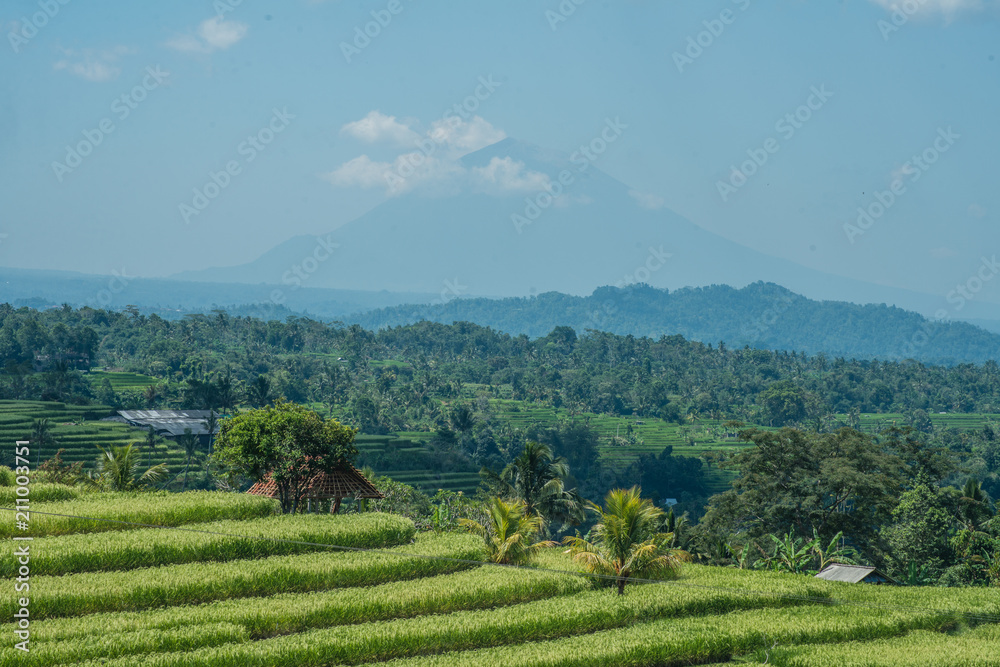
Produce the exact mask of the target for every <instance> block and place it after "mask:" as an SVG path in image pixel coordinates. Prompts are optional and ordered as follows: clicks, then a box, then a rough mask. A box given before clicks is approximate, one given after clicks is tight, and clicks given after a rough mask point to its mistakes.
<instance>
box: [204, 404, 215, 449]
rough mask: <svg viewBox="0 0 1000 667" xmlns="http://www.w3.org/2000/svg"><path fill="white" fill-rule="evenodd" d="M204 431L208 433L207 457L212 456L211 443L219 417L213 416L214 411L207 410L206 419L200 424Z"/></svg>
mask: <svg viewBox="0 0 1000 667" xmlns="http://www.w3.org/2000/svg"><path fill="white" fill-rule="evenodd" d="M202 425H203V426H204V427H205V430H207V431H208V455H209V456H211V455H212V442H213V441H214V440H215V432H216V431H217V430H218V428H219V416H218V415H216V414H215V410H209V412H208V419H206V420H205V421H203V422H202Z"/></svg>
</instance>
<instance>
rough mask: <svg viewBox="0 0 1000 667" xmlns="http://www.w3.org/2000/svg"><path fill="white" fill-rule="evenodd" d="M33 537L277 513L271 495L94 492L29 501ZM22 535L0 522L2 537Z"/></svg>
mask: <svg viewBox="0 0 1000 667" xmlns="http://www.w3.org/2000/svg"><path fill="white" fill-rule="evenodd" d="M31 510H32V514H31V531H30V536H31V537H46V536H53V535H71V534H73V533H97V532H109V531H120V530H137V529H138V528H140V527H141V526H133V525H129V524H132V523H138V524H150V525H154V526H181V525H184V524H188V523H205V522H207V521H218V520H222V519H231V520H243V519H257V518H260V517H264V516H270V515H272V514H275V513H277V512H278V504H277V502H275V501H274V500H272V499H270V498H263V497H261V496H249V495H246V494H234V493H223V492H221V491H189V492H187V493H183V494H181V493H169V492H167V491H160V492H155V493H140V492H133V493H92V494H85V495H82V496H80V497H79V498H75V499H73V500H65V501H60V502H32V506H31ZM15 534H17V535H23V533H21V532H20V531H18V530H17V528H16V527H15V525H14V522H13V521H5V522H3V523H2V524H0V537H12V536H13V535H15Z"/></svg>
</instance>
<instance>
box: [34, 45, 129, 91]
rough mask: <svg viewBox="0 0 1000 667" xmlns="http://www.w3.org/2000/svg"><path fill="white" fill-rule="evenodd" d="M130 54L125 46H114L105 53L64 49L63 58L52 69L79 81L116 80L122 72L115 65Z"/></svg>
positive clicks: (98, 81) (99, 81)
mask: <svg viewBox="0 0 1000 667" xmlns="http://www.w3.org/2000/svg"><path fill="white" fill-rule="evenodd" d="M129 53H132V51H131V49H129V48H128V47H126V46H116V47H115V48H113V49H110V50H106V51H96V50H94V49H84V50H82V51H79V52H78V51H73V50H68V49H64V50H63V55H64V56H65V58H63V59H62V60H59V61H57V62H56V63H55V64H54V65H53V66H52V67H53V69H56V70H62V71H66V72H69V73H70V74H73V75H76V76H78V77H80V78H81V79H86V80H87V81H93V82H95V83H101V82H103V81H111V80H112V79H117V78H118V75H119V74H121V72H122V70H121V68H120V67H118V66H117V65H116V64H115V63H116V62H117V61H118V59H119V58H121V57H122V56H124V55H127V54H129Z"/></svg>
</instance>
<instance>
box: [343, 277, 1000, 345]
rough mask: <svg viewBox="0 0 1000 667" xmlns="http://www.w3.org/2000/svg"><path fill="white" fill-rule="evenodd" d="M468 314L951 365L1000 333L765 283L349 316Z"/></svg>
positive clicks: (399, 319) (503, 325)
mask: <svg viewBox="0 0 1000 667" xmlns="http://www.w3.org/2000/svg"><path fill="white" fill-rule="evenodd" d="M422 319H426V320H430V321H433V322H441V323H445V324H451V323H452V322H456V321H468V322H473V323H475V324H479V325H483V326H488V327H491V328H494V329H499V330H501V331H505V332H507V333H511V334H527V335H528V336H530V337H532V338H535V337H539V336H544V335H546V334H548V333H549V332H551V331H552V329H554V328H555V327H557V326H570V327H573V328H574V329H576V331H577V332H578V333H583V332H584V331H585V330H587V329H597V330H601V331H608V332H611V333H616V334H623V335H624V334H631V335H634V336H649V337H652V338H659V337H660V336H670V335H675V334H680V335H682V336H684V337H685V338H688V339H691V340H698V341H702V342H705V343H710V344H713V345H714V344H717V343H719V342H720V341H722V342H724V343H725V344H726V345H727V346H729V347H744V346H746V345H749V346H750V347H758V348H766V349H772V350H794V351H798V352H806V353H808V354H819V353H824V354H826V355H828V356H831V357H846V358H858V359H883V360H901V359H910V358H912V359H917V360H920V361H924V362H933V363H942V364H955V363H962V362H977V363H981V362H985V361H989V360H998V359H1000V335H997V334H995V333H992V332H989V331H986V330H985V329H982V328H979V327H976V326H973V325H971V324H968V323H965V322H953V323H934V322H932V321H930V320H928V319H926V318H924V317H923V316H921V315H919V314H917V313H914V312H910V311H906V310H903V309H901V308H896V307H891V306H885V305H871V304H869V305H855V304H851V303H845V302H838V301H813V300H811V299H807V298H805V297H803V296H800V295H798V294H795V293H793V292H791V291H789V290H787V289H785V288H783V287H780V286H778V285H774V284H772V283H763V282H757V283H753V284H751V285H748V286H747V287H744V288H743V289H734V288H732V287H728V286H725V285H712V286H711V287H701V288H685V289H680V290H676V291H672V292H671V291H668V290H665V289H655V288H652V287H649V286H648V285H631V286H628V287H625V288H615V287H602V288H599V289H597V290H595V291H594V292H593V294H591V295H590V296H587V297H577V296H569V295H566V294H559V293H555V292H550V293H545V294H540V295H538V296H536V297H530V298H507V299H499V300H493V299H479V298H474V299H469V298H464V299H454V300H452V301H449V302H448V303H445V304H440V305H436V306H419V307H418V306H407V305H404V306H395V307H391V308H380V309H378V310H375V311H372V312H368V313H359V314H355V315H351V316H349V317H347V318H346V319H345V321H347V322H352V323H357V324H360V325H361V326H363V327H365V328H369V329H377V328H383V327H391V326H398V325H402V324H408V323H410V322H414V321H418V320H422Z"/></svg>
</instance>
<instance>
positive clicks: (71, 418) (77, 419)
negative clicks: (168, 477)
mask: <svg viewBox="0 0 1000 667" xmlns="http://www.w3.org/2000/svg"><path fill="white" fill-rule="evenodd" d="M112 414H114V410H113V409H112V408H110V407H108V406H101V405H82V406H81V405H67V404H65V403H56V402H52V401H10V400H0V441H2V442H7V443H12V442H14V441H15V440H26V439H29V438H30V436H31V425H32V421H33V420H35V419H48V420H49V422H50V425H51V432H50V435H51V436H52V438H54V440H55V442H54V443H53V444H46V445H45V446H33V447H32V448H31V458H32V461H31V463H32V466H33V467H35V466H37V465H38V464H39V463H40V462H42V461H45V460H46V459H49V458H52V457H53V456H54V455H55V453H56V452H57V451H58V450H59V449H65V450H66V451H65V452H63V454H62V460H63V462H64V463H67V464H68V463H76V462H78V461H81V462H83V464H84V468H85V469H92V468H93V467H94V462H95V461H96V460H97V457H98V455H99V454H100V452H99V451H98V450H97V447H98V445H99V446H101V447H104V448H105V449H107V448H108V447H116V446H121V445H127V444H128V443H130V442H139V443H142V441H143V440H144V438H145V437H146V434H145V432H144V431H142V430H141V429H135V428H131V427H129V426H128V425H126V424H122V423H117V422H106V421H101V419H103V418H104V417H107V416H109V415H112ZM10 451H11V450H9V449H7V450H5V451H4V457H6V458H0V465H7V466H10V465H11V463H12V461H11V460H10V454H9V452H10ZM143 454H144V456H143V461H144V462H145V461H146V460H147V457H146V456H145V454H146V452H145V451H144V452H143ZM150 462H151V463H166V464H167V466H168V467H169V469H170V472H171V474H172V475H174V474H177V473H179V472H180V471H181V470H183V468H184V450H183V449H182V448H181V447H180V446H178V445H177V444H175V443H173V442H170V441H166V442H164V443H162V444H160V445H159V447H158V449H157V451H156V452H155V453H153V454H152V458H151V459H150Z"/></svg>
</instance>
